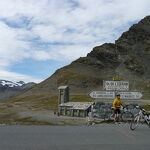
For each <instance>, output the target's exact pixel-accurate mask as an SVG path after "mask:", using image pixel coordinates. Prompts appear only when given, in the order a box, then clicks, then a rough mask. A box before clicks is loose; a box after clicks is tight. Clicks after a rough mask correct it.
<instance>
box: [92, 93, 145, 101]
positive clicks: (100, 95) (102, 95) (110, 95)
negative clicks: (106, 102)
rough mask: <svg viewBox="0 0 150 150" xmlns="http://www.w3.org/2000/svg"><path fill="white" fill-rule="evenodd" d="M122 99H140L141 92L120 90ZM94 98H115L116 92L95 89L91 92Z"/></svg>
mask: <svg viewBox="0 0 150 150" xmlns="http://www.w3.org/2000/svg"><path fill="white" fill-rule="evenodd" d="M119 94H120V97H121V99H140V98H142V96H143V95H142V93H141V92H119ZM89 95H90V96H91V97H92V98H102V99H114V98H115V92H111V91H93V92H91V93H90V94H89Z"/></svg>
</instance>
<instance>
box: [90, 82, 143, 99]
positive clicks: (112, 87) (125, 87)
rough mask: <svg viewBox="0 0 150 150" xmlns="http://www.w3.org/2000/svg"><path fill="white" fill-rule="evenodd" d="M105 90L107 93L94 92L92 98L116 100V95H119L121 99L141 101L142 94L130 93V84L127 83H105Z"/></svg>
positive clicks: (91, 94)
mask: <svg viewBox="0 0 150 150" xmlns="http://www.w3.org/2000/svg"><path fill="white" fill-rule="evenodd" d="M103 88H104V90H106V91H93V92H91V93H90V94H89V95H90V96H91V97H92V98H102V99H114V98H115V93H116V92H117V93H119V94H120V96H121V99H140V98H142V96H143V95H142V93H141V92H128V91H129V82H127V81H103Z"/></svg>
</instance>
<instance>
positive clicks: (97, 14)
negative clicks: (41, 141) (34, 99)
mask: <svg viewBox="0 0 150 150" xmlns="http://www.w3.org/2000/svg"><path fill="white" fill-rule="evenodd" d="M0 10H1V11H0V79H5V80H10V81H20V80H23V81H25V82H36V83H39V82H41V81H43V80H44V79H46V78H48V77H49V76H51V75H52V74H53V73H54V72H55V71H56V70H57V69H59V68H61V67H63V66H65V65H68V64H70V63H71V62H72V61H73V60H75V59H77V58H79V57H85V56H86V55H87V53H89V52H90V51H91V50H92V48H93V47H95V46H98V45H101V44H103V43H105V42H107V43H109V42H112V43H114V42H115V40H116V39H117V38H119V37H120V36H121V34H122V32H125V31H127V30H128V28H129V27H130V26H131V25H133V24H135V23H137V22H138V21H140V20H141V19H142V18H144V17H145V16H147V15H149V14H150V0H0Z"/></svg>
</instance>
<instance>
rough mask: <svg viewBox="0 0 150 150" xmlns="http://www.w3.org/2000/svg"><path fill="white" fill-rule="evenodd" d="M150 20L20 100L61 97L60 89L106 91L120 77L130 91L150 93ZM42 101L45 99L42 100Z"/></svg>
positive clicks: (57, 74) (42, 84) (99, 48)
mask: <svg viewBox="0 0 150 150" xmlns="http://www.w3.org/2000/svg"><path fill="white" fill-rule="evenodd" d="M149 54H150V16H147V17H145V18H144V19H142V20H141V21H139V23H137V24H134V25H133V26H131V27H130V28H129V30H128V31H126V32H124V33H123V34H122V35H121V36H120V38H118V39H117V40H116V41H115V43H104V44H102V45H100V46H96V47H94V48H93V50H92V51H91V52H90V53H88V54H87V56H86V57H80V58H79V59H77V60H75V61H73V62H72V63H71V64H69V65H67V66H64V67H63V68H60V69H58V70H56V72H55V73H54V74H53V75H51V76H50V77H49V78H47V79H46V80H44V81H43V82H41V83H39V84H38V85H36V86H34V87H33V88H32V89H31V90H28V91H26V92H24V93H23V94H21V95H19V96H18V97H16V99H20V100H21V98H24V97H26V96H32V95H43V97H45V95H57V94H58V90H57V88H58V86H61V85H68V86H69V87H70V93H71V94H87V93H89V91H91V90H103V80H112V79H113V77H116V76H119V77H120V78H121V80H126V81H129V84H130V90H132V91H142V92H150V76H149V74H150V67H149V64H150V55H149ZM41 99H42V98H41Z"/></svg>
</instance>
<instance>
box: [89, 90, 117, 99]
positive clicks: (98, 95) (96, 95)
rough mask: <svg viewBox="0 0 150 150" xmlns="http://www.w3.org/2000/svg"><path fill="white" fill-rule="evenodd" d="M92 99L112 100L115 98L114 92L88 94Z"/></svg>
mask: <svg viewBox="0 0 150 150" xmlns="http://www.w3.org/2000/svg"><path fill="white" fill-rule="evenodd" d="M89 95H90V96H91V97H92V98H103V99H113V98H115V92H111V91H110V92H109V91H93V92H91V93H90V94H89Z"/></svg>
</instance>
